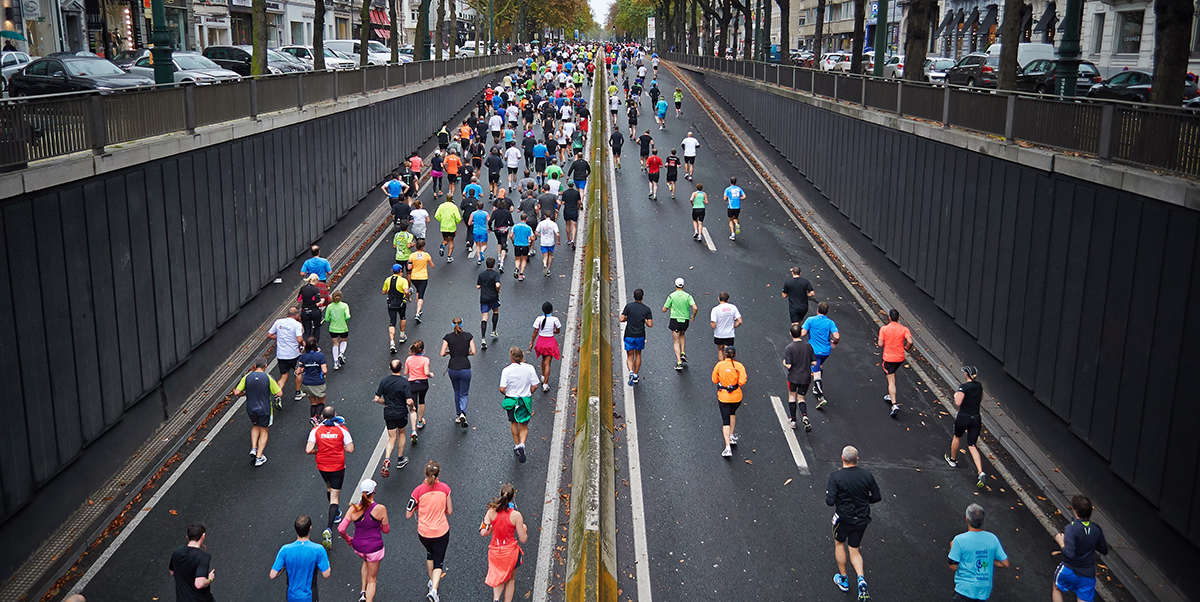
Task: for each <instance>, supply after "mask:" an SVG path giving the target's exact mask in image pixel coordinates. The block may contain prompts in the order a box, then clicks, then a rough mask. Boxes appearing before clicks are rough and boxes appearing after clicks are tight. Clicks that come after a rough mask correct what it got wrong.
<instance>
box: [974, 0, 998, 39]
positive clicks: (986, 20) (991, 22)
mask: <svg viewBox="0 0 1200 602" xmlns="http://www.w3.org/2000/svg"><path fill="white" fill-rule="evenodd" d="M997 12H999V8H998V7H997V6H996V5H995V4H989V5H988V7H987V14H985V15H984V17H983V20H982V21H980V22H979V33H987V32H988V31H990V30H991V29H992V27H994V26H995V25H996V13H997Z"/></svg>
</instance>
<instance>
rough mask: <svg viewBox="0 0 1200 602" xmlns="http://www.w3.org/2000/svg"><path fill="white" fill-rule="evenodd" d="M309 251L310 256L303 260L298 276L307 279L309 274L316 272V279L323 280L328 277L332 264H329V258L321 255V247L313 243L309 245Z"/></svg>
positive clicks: (331, 270)
mask: <svg viewBox="0 0 1200 602" xmlns="http://www.w3.org/2000/svg"><path fill="white" fill-rule="evenodd" d="M308 250H309V252H311V253H312V257H309V258H308V259H305V260H304V263H303V264H302V265H301V266H300V277H301V278H304V279H306V280H307V279H308V276H309V274H316V275H317V279H319V280H320V281H321V282H325V281H327V280H328V279H329V274H330V273H332V272H333V266H332V265H330V264H329V260H328V259H325V258H324V257H321V247H320V246H318V245H313V246H311V247H309V249H308Z"/></svg>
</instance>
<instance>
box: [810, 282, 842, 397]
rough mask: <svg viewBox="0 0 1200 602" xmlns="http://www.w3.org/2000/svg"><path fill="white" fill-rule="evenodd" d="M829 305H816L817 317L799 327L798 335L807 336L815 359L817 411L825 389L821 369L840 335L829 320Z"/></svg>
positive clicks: (814, 389)
mask: <svg viewBox="0 0 1200 602" xmlns="http://www.w3.org/2000/svg"><path fill="white" fill-rule="evenodd" d="M828 313H829V304H828V303H825V302H823V301H822V302H821V303H818V304H817V315H815V316H812V317H810V318H808V319H807V320H805V321H804V324H801V325H800V334H801V335H802V336H808V344H809V345H812V348H813V356H814V357H816V358H817V363H815V364H813V367H812V373H813V395H814V396H816V398H817V409H818V410H820V409H822V408H824V407H825V402H826V400H825V387H824V385H823V384H822V382H821V367H822V366H823V365H824V364H825V360H827V359H829V354H830V353H831V352H832V351H833V348H834V347H837V344H838V341H840V340H841V338H842V335H841V333H839V332H838V328H837V324H835V323H834V322H833V320H831V319H829V316H828V315H827V314H828Z"/></svg>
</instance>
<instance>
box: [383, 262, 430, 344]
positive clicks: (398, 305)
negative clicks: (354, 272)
mask: <svg viewBox="0 0 1200 602" xmlns="http://www.w3.org/2000/svg"><path fill="white" fill-rule="evenodd" d="M414 255H415V253H414ZM409 262H410V264H409V265H412V264H411V262H412V257H411V256H410V257H409ZM402 271H403V268H402V267H401V266H400V264H398V263H396V264H392V275H391V276H388V278H387V279H386V280H384V281H383V294H384V295H387V312H388V320H389V323H388V341H389V342H390V347H389V350H390V353H391V354H392V355H395V354H396V322H397V321H399V322H400V342H401V343H403V342H404V341H407V340H408V337H407V336H406V335H405V334H404V326H405V322H407V320H406V319H405V318H406V316H405V314H406V313H407V310H408V295H409V282H408V280H407V279H405V278H404V275H403V273H402ZM426 274H428V272H426Z"/></svg>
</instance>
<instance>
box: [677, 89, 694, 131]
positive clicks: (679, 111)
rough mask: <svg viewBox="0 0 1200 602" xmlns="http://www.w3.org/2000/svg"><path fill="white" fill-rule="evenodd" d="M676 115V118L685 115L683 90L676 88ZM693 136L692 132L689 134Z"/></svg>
mask: <svg viewBox="0 0 1200 602" xmlns="http://www.w3.org/2000/svg"><path fill="white" fill-rule="evenodd" d="M674 96H675V117H676V119H678V118H680V117H683V90H681V89H679V88H675V94H674ZM688 135H689V136H691V134H690V133H689V134H688Z"/></svg>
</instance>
